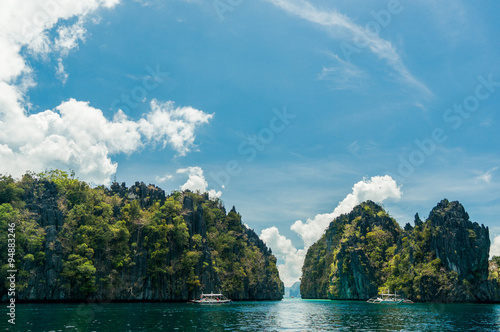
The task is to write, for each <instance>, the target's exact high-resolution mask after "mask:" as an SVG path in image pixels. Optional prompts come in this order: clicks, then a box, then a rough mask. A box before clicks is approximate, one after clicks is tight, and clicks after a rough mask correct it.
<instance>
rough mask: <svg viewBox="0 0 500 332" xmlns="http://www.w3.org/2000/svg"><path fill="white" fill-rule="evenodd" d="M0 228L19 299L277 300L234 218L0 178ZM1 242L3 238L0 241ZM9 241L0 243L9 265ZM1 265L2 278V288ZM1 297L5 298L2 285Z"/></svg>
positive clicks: (149, 199) (207, 204)
mask: <svg viewBox="0 0 500 332" xmlns="http://www.w3.org/2000/svg"><path fill="white" fill-rule="evenodd" d="M0 223H1V224H0V227H1V229H3V230H6V229H7V224H9V223H15V224H16V266H17V269H18V270H19V273H18V283H17V288H18V292H19V298H21V299H22V298H24V299H27V300H30V299H33V300H45V299H54V300H63V299H77V298H83V297H91V298H101V299H121V300H131V299H134V300H145V299H146V300H187V299H188V298H192V297H194V296H198V295H199V293H201V292H202V291H204V292H211V291H214V292H218V291H221V292H224V293H225V294H227V295H228V296H229V297H233V298H234V299H246V298H250V299H260V298H262V299H279V298H281V296H282V293H283V284H282V283H281V281H280V279H279V275H278V270H277V268H276V259H275V257H274V256H273V255H272V254H271V252H270V250H269V249H268V248H267V247H266V246H265V244H264V243H263V242H262V241H260V239H258V237H257V236H256V235H255V233H254V232H253V231H251V230H249V229H247V228H246V227H245V226H244V225H243V223H242V222H241V216H240V215H239V214H238V213H237V212H236V211H235V210H234V209H233V210H232V211H231V212H229V213H227V214H226V210H225V209H224V206H223V205H222V202H221V201H220V200H209V199H208V195H206V194H204V195H200V194H195V193H192V192H183V193H181V192H173V193H172V194H171V195H170V196H168V197H167V196H166V195H165V193H164V191H163V190H161V189H160V188H157V187H155V186H153V185H149V186H146V185H145V184H143V183H136V184H135V185H134V186H132V187H131V188H127V187H126V186H125V184H121V185H120V184H118V183H113V184H112V185H111V186H110V188H105V187H102V186H101V187H96V188H91V187H90V186H89V185H88V184H87V183H85V182H82V181H79V180H78V179H75V178H74V175H73V174H72V175H68V174H67V173H65V172H62V171H57V170H56V171H50V172H45V173H42V174H33V173H31V174H26V175H25V176H24V177H23V178H22V179H21V180H19V181H15V180H14V179H12V178H11V177H9V176H3V177H1V178H0ZM3 232H4V231H3ZM6 248H7V239H6V237H5V236H2V237H1V239H0V250H1V259H2V262H4V263H5V262H7V258H6V256H5V255H6V253H7V249H6ZM7 269H8V267H7V265H4V266H2V268H1V272H0V273H1V275H0V278H2V280H6V271H7ZM1 288H2V294H3V293H4V292H5V288H4V285H2V287H1Z"/></svg>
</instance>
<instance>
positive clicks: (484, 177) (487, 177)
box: [476, 167, 498, 183]
mask: <svg viewBox="0 0 500 332" xmlns="http://www.w3.org/2000/svg"><path fill="white" fill-rule="evenodd" d="M497 169H498V167H493V168H492V169H490V170H489V171H487V172H480V174H479V175H478V176H477V177H476V180H478V181H482V182H485V183H491V178H492V176H493V172H494V171H496V170H497Z"/></svg>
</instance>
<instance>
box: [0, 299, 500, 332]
mask: <svg viewBox="0 0 500 332" xmlns="http://www.w3.org/2000/svg"><path fill="white" fill-rule="evenodd" d="M1 306H2V308H1V315H2V316H1V317H2V318H1V321H0V330H1V331H106V332H107V331H500V305H496V304H491V305H490V304H402V305H380V304H369V303H366V302H354V301H314V300H300V299H286V300H283V301H278V302H234V303H231V304H224V305H197V304H184V303H176V304H171V303H112V304H94V305H89V304H18V305H17V306H16V325H11V324H9V323H8V322H7V320H8V316H7V315H6V313H7V309H6V307H5V305H4V304H1Z"/></svg>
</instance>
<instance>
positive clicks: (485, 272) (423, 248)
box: [300, 199, 500, 303]
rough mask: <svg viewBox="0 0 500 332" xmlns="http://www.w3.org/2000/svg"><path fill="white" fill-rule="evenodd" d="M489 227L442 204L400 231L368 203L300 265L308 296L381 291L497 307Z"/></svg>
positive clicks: (351, 296) (499, 288) (348, 296)
mask: <svg viewBox="0 0 500 332" xmlns="http://www.w3.org/2000/svg"><path fill="white" fill-rule="evenodd" d="M489 249H490V239H489V231H488V228H487V227H484V226H483V225H479V224H477V223H475V222H472V221H470V220H469V215H468V214H467V212H465V209H464V207H463V206H462V205H461V204H460V203H459V202H449V201H448V200H446V199H444V200H442V201H441V202H440V203H439V204H438V205H437V206H436V207H435V208H434V209H432V211H431V212H430V215H429V218H428V219H427V220H426V221H425V222H423V221H422V220H421V219H420V217H419V216H418V214H417V215H416V216H415V221H414V226H411V225H410V224H407V225H406V226H405V227H404V229H402V228H401V227H400V226H399V224H398V223H397V222H396V221H395V220H394V219H393V218H391V217H390V216H389V215H388V214H387V213H386V212H385V211H384V209H383V208H382V207H381V206H379V205H377V204H375V203H374V202H371V201H367V202H364V203H362V204H360V205H358V206H356V207H355V208H354V209H353V210H352V212H350V213H348V214H344V215H341V216H339V217H338V218H336V219H335V220H333V221H332V222H331V223H330V226H329V227H328V229H327V230H326V232H325V234H324V235H323V236H322V237H321V239H320V240H318V241H317V242H316V243H315V244H314V245H312V246H311V247H310V248H309V250H308V252H307V254H306V258H305V262H304V265H303V268H302V279H301V284H300V292H301V295H302V298H306V299H342V300H367V299H369V298H370V297H372V296H375V295H376V294H377V293H379V292H381V291H382V290H388V291H392V292H395V291H396V292H398V293H399V294H403V295H405V296H406V297H408V298H409V299H411V300H413V301H420V302H443V303H447V302H499V301H500V284H499V280H500V279H499V272H500V270H499V266H500V264H499V263H500V259H499V258H498V257H494V259H493V260H492V261H488V256H489Z"/></svg>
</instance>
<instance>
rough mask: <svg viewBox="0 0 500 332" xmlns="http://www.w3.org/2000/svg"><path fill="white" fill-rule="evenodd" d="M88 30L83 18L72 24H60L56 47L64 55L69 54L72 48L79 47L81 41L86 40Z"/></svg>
mask: <svg viewBox="0 0 500 332" xmlns="http://www.w3.org/2000/svg"><path fill="white" fill-rule="evenodd" d="M86 32H87V30H86V29H85V28H84V27H83V19H79V20H78V21H77V22H76V23H75V24H73V25H70V26H60V27H59V28H58V29H57V33H58V34H59V37H58V38H57V39H56V40H55V41H54V48H55V49H56V50H57V51H59V52H61V54H62V55H64V56H67V55H68V53H69V52H70V51H71V50H72V49H75V48H78V43H79V41H85V33H86Z"/></svg>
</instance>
